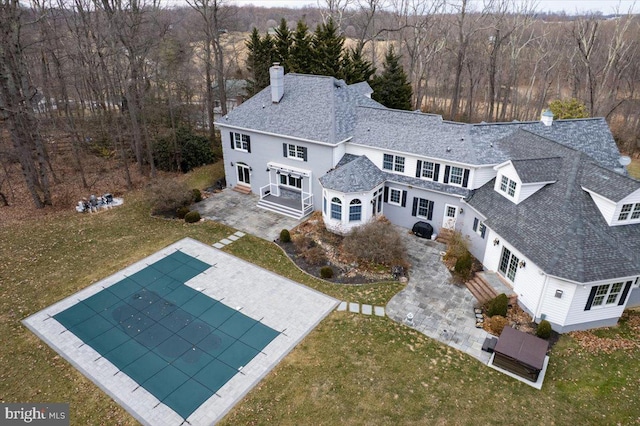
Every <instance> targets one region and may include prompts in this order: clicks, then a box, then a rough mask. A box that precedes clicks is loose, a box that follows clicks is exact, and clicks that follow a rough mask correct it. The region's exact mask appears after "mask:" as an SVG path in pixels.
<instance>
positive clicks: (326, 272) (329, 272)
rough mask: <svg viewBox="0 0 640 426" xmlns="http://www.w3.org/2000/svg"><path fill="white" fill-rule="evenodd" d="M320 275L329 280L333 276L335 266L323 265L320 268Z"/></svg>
mask: <svg viewBox="0 0 640 426" xmlns="http://www.w3.org/2000/svg"><path fill="white" fill-rule="evenodd" d="M320 276H321V277H322V278H324V279H327V280H328V279H330V278H333V268H331V266H323V267H322V268H320Z"/></svg>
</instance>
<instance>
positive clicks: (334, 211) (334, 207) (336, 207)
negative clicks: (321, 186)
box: [331, 197, 342, 220]
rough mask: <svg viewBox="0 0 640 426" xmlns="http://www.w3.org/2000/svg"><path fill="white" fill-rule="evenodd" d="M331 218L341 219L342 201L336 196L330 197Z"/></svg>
mask: <svg viewBox="0 0 640 426" xmlns="http://www.w3.org/2000/svg"><path fill="white" fill-rule="evenodd" d="M331 219H338V220H342V201H340V198H338V197H333V198H332V199H331Z"/></svg>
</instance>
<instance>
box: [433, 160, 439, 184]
mask: <svg viewBox="0 0 640 426" xmlns="http://www.w3.org/2000/svg"><path fill="white" fill-rule="evenodd" d="M439 174H440V164H438V163H436V164H434V166H433V181H434V182H437V181H438V175H439Z"/></svg>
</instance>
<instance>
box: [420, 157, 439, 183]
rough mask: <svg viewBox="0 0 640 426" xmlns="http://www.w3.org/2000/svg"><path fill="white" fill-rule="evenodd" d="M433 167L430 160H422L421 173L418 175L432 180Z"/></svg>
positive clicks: (433, 164)
mask: <svg viewBox="0 0 640 426" xmlns="http://www.w3.org/2000/svg"><path fill="white" fill-rule="evenodd" d="M435 168H436V165H435V163H432V162H430V161H423V162H422V173H420V176H422V177H423V178H427V179H431V180H433V176H434V172H435Z"/></svg>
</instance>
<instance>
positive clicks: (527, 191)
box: [518, 183, 547, 203]
mask: <svg viewBox="0 0 640 426" xmlns="http://www.w3.org/2000/svg"><path fill="white" fill-rule="evenodd" d="M545 185H547V184H546V183H527V184H524V183H523V184H522V185H521V188H520V197H519V198H518V203H521V202H523V201H524V200H526V199H527V198H529V197H531V196H532V195H533V194H535V193H536V192H538V190H540V189H542V188H544V186H545Z"/></svg>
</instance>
